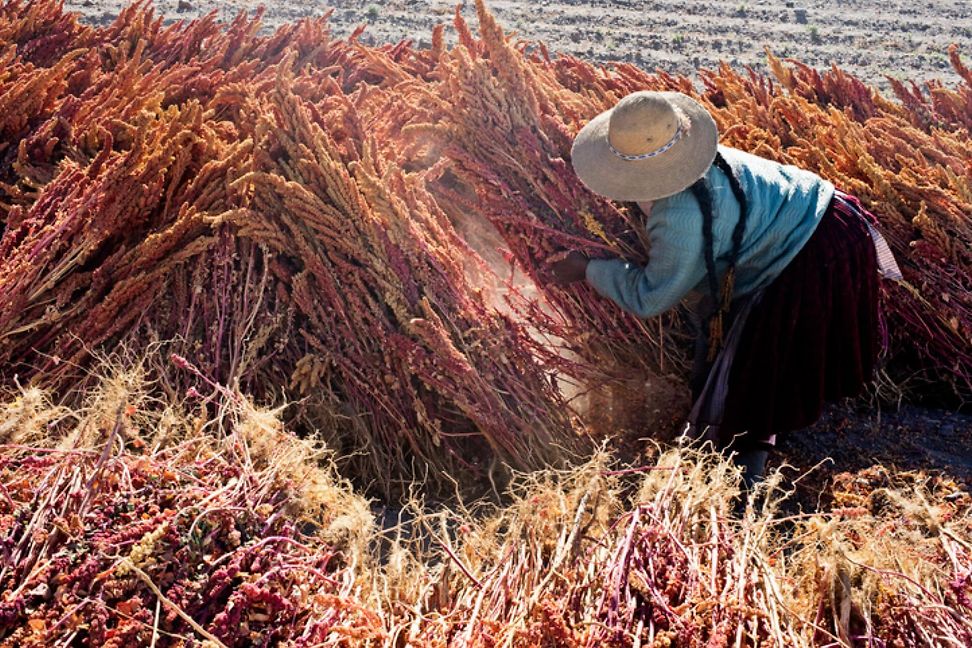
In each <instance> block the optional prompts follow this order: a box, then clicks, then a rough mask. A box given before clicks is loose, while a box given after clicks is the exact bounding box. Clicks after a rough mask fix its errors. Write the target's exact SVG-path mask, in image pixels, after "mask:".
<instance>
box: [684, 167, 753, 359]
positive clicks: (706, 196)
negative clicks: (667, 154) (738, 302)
mask: <svg viewBox="0 0 972 648" xmlns="http://www.w3.org/2000/svg"><path fill="white" fill-rule="evenodd" d="M713 164H715V166H716V168H718V169H719V170H720V171H722V173H724V174H725V176H726V178H728V180H729V187H730V188H731V189H732V193H733V195H734V196H735V197H736V201H737V202H738V203H739V220H738V221H736V226H735V227H734V228H733V230H732V248H731V250H730V253H729V268H728V270H727V271H726V275H725V277H724V278H723V282H722V290H721V291H720V290H719V281H718V278H717V274H716V265H715V237H714V235H713V231H712V230H713V220H714V216H713V212H712V190H711V189H710V188H709V184H708V182H707V181H706V179H705V176H702V177H701V178H699V179H698V180H697V181H696V182H695V184H693V185H692V186H691V190H692V195H694V196H695V199H696V200H697V201H698V203H699V208H700V210H701V211H702V239H703V246H704V251H705V270H706V275H707V279H708V284H709V294H710V295H711V297H712V302H713V304H714V307H715V309H716V311H715V312H714V313H713V314H712V316H711V317H710V318H709V361H710V362H711V361H713V360H715V358H716V355H717V354H718V352H719V349H720V348H721V347H722V334H723V319H724V318H725V317H727V316H728V314H729V308H730V305H731V304H732V296H733V292H734V288H735V283H736V272H735V271H736V262H737V261H739V253H740V251H741V249H742V240H743V235H744V234H745V232H746V206H747V204H746V192H744V191H743V188H742V185H741V184H740V183H739V179H738V178H737V177H736V174H735V173H733V171H732V167H730V166H729V163H728V162H726V159H725V158H724V157H722V154H721V153H718V152H717V153H716V156H715V160H713Z"/></svg>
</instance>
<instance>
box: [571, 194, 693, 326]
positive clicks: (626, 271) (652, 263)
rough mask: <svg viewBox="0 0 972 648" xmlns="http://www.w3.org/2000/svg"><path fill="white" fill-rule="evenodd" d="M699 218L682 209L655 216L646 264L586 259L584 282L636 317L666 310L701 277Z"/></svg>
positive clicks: (683, 295)
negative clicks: (585, 279) (589, 260)
mask: <svg viewBox="0 0 972 648" xmlns="http://www.w3.org/2000/svg"><path fill="white" fill-rule="evenodd" d="M653 216H659V214H657V213H656V214H654V215H653ZM699 218H700V216H699V215H698V214H692V213H690V212H689V211H688V210H683V209H678V210H667V213H666V214H665V215H664V216H663V217H661V218H657V219H656V218H654V217H653V218H652V219H651V222H650V224H649V231H648V234H649V238H650V241H651V250H650V254H649V261H648V264H647V265H645V266H639V265H636V264H633V263H629V262H627V261H623V260H621V259H608V260H598V259H595V260H592V261H591V262H590V263H588V265H587V275H586V277H587V282H588V283H589V284H591V286H593V287H594V289H595V290H596V291H597V292H598V293H599V294H600V295H602V296H603V297H607V298H608V299H610V300H612V301H614V302H615V303H617V304H618V305H619V306H620V307H621V308H623V309H624V310H626V311H628V312H630V313H632V314H634V315H636V316H638V317H642V318H646V317H653V316H655V315H658V314H660V313H663V312H665V311H666V310H668V309H670V308H672V307H673V306H675V305H676V304H678V302H679V301H681V300H682V298H684V297H685V295H686V294H688V293H689V292H690V291H691V290H692V289H693V288H695V287H696V286H697V285H698V284H699V282H700V281H702V279H704V278H705V264H704V261H703V250H702V236H701V226H700V225H699V224H698V223H699ZM696 230H698V231H696Z"/></svg>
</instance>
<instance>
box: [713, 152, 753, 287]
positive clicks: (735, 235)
mask: <svg viewBox="0 0 972 648" xmlns="http://www.w3.org/2000/svg"><path fill="white" fill-rule="evenodd" d="M713 164H715V165H716V167H717V168H718V169H719V170H720V171H722V172H723V173H724V174H725V176H726V178H728V179H729V188H730V189H732V195H734V196H735V197H736V202H738V203H739V220H738V221H736V227H734V228H733V230H732V251H731V252H730V256H729V267H730V268H735V267H736V262H737V261H738V260H739V250H740V249H741V248H742V240H743V234H745V232H746V207H747V203H746V192H745V191H743V188H742V185H741V184H739V178H737V177H736V174H735V173H733V171H732V167H731V166H729V163H728V162H726V158H724V157H722V153H718V152H717V153H716V156H715V160H714V161H713Z"/></svg>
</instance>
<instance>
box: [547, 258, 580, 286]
mask: <svg viewBox="0 0 972 648" xmlns="http://www.w3.org/2000/svg"><path fill="white" fill-rule="evenodd" d="M588 261H589V259H588V258H587V256H586V255H584V254H583V253H581V252H578V251H576V250H574V251H571V252H569V253H568V254H567V256H566V257H564V258H563V259H561V260H560V261H556V262H554V263H551V264H550V275H551V278H552V279H553V282H554V283H557V284H561V285H566V284H570V283H574V282H575V281H583V280H584V278H585V277H586V276H587V263H588Z"/></svg>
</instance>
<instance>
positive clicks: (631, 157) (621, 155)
mask: <svg viewBox="0 0 972 648" xmlns="http://www.w3.org/2000/svg"><path fill="white" fill-rule="evenodd" d="M680 139H682V120H681V119H679V120H678V127H677V128H676V129H675V134H674V135H672V139H670V140H668V141H667V142H665V143H664V144H662V145H661V146H660V147H659V148H656V149H655V150H654V151H648V152H647V153H639V154H638V155H625V154H624V153H622V152H621V151H619V150H618V149H616V148H614V144H611V138H610V136H608V143H607V144H608V146H609V147H610V148H611V152H612V153H614V154H615V155H617V156H618V157H619V158H621V159H622V160H626V161H628V162H634V161H636V160H647V159H648V158H653V157H655V156H656V155H661V154H662V153H664V152H665V151H667V150H668V149H670V148H672V147H673V146H675V145H676V144H677V143H678V140H680Z"/></svg>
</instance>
